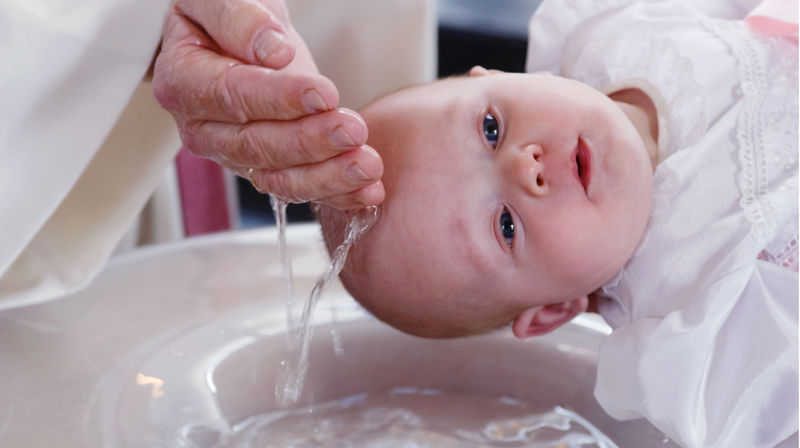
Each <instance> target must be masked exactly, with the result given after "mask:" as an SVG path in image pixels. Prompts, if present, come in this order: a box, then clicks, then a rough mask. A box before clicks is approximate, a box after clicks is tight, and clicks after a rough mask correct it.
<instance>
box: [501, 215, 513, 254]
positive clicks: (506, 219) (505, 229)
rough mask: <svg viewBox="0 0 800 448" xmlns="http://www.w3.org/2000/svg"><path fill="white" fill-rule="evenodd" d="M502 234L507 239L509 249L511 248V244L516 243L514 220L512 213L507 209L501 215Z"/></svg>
mask: <svg viewBox="0 0 800 448" xmlns="http://www.w3.org/2000/svg"><path fill="white" fill-rule="evenodd" d="M500 233H501V234H502V235H503V238H505V240H506V244H508V247H511V243H513V242H514V219H513V218H511V213H509V212H508V209H506V208H504V209H503V213H502V214H501V215H500Z"/></svg>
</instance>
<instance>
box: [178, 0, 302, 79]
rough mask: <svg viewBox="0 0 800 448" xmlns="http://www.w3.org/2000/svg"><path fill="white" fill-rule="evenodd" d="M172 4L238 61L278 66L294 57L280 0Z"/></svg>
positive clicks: (202, 0) (182, 1)
mask: <svg viewBox="0 0 800 448" xmlns="http://www.w3.org/2000/svg"><path fill="white" fill-rule="evenodd" d="M175 7H176V8H177V9H178V10H179V11H180V12H182V13H183V14H185V15H186V16H187V17H189V18H190V19H191V20H192V21H193V22H195V23H196V24H198V25H200V26H201V27H202V28H203V29H204V30H205V31H206V33H208V35H209V36H211V38H212V39H214V41H215V42H216V43H217V44H219V46H220V47H222V49H223V50H225V51H226V52H227V53H229V54H230V55H232V56H233V57H235V58H236V59H239V60H241V61H244V62H247V63H250V64H256V65H263V66H265V67H270V68H274V69H280V68H282V67H284V66H286V65H287V64H289V63H290V62H291V61H292V59H294V55H295V48H294V45H292V43H291V42H290V41H289V39H288V38H287V35H288V34H287V31H288V27H289V26H291V25H290V23H289V13H288V11H287V10H286V5H285V4H284V3H283V1H280V0H277V1H276V0H263V1H262V0H223V1H209V0H178V1H177V2H176V4H175Z"/></svg>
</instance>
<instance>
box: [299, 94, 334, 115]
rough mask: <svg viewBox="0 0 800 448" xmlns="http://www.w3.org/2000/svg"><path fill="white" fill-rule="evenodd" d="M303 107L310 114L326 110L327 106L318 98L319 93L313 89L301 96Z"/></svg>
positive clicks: (320, 97)
mask: <svg viewBox="0 0 800 448" xmlns="http://www.w3.org/2000/svg"><path fill="white" fill-rule="evenodd" d="M303 107H305V108H306V110H307V111H308V112H310V113H312V114H313V113H315V112H322V111H324V110H328V105H327V104H325V101H324V100H323V99H322V96H320V94H319V92H317V91H316V90H314V89H308V90H306V92H305V93H304V94H303Z"/></svg>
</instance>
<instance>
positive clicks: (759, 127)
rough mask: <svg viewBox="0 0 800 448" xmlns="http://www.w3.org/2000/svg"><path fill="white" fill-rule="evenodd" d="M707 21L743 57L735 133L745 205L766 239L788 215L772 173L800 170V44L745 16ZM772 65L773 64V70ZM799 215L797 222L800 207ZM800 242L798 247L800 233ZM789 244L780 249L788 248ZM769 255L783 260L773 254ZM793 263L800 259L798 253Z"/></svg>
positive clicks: (757, 235) (755, 232)
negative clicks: (763, 32) (757, 28)
mask: <svg viewBox="0 0 800 448" xmlns="http://www.w3.org/2000/svg"><path fill="white" fill-rule="evenodd" d="M704 22H705V25H706V27H707V28H708V29H709V30H711V31H712V32H714V33H715V34H716V35H717V36H719V38H720V39H722V41H723V42H725V43H726V44H727V45H728V47H729V48H730V50H731V52H732V53H733V54H734V56H735V57H736V60H737V69H738V74H739V79H740V86H741V94H742V96H743V103H744V107H743V109H742V111H741V112H740V113H739V116H738V117H737V129H736V135H735V136H734V137H735V138H734V140H735V141H736V142H737V143H738V145H739V151H738V157H739V162H740V164H741V167H742V169H741V172H740V174H739V186H740V189H741V192H742V198H741V200H740V201H739V205H740V206H741V207H742V209H743V211H744V214H745V216H746V217H747V219H748V220H749V221H750V223H752V225H753V229H752V232H751V235H752V237H753V238H754V239H755V240H756V242H757V243H758V244H760V245H766V244H767V243H769V242H770V241H772V240H773V239H774V238H775V236H776V233H777V232H778V230H779V226H780V225H781V224H784V223H785V221H786V220H785V219H781V216H780V215H785V214H786V213H785V212H784V211H779V210H777V209H776V207H775V204H774V203H773V201H772V199H771V195H770V179H775V178H776V176H774V175H772V176H771V175H770V174H771V173H772V174H775V173H776V171H778V173H780V171H784V172H789V171H796V170H797V149H796V147H795V148H792V147H791V145H792V144H793V143H796V142H797V106H798V103H797V49H796V47H794V48H793V49H791V48H787V46H788V44H787V43H785V42H781V41H780V40H779V39H775V38H767V37H764V36H760V35H756V34H754V33H752V32H750V31H749V30H748V29H747V28H746V27H745V26H744V25H743V24H742V23H740V22H729V21H722V20H710V19H709V20H705V21H704ZM759 49H761V51H759ZM763 49H767V50H768V51H763ZM787 50H788V51H787ZM792 67H793V68H794V71H793V72H792ZM768 68H773V70H772V72H771V73H769V74H768V73H767V69H768ZM792 73H794V76H791V74H792ZM769 75H772V76H769ZM792 78H794V79H792ZM767 99H769V100H770V101H767ZM787 145H789V147H787ZM770 156H771V157H770ZM771 165H772V166H771ZM778 177H781V176H778ZM784 177H785V176H784ZM795 177H796V173H795ZM795 185H796V183H795ZM772 187H773V189H774V187H775V186H774V185H773V186H772ZM794 196H795V197H796V187H795V194H794ZM795 200H796V199H795ZM794 205H796V202H794ZM794 205H789V206H790V207H793V206H794ZM794 216H795V218H794V222H795V223H796V219H797V218H796V216H797V211H796V208H795V210H794ZM784 218H785V217H784ZM789 244H791V241H790V242H789ZM794 244H795V248H796V244H797V241H796V238H795V239H794ZM762 247H763V246H762ZM784 249H785V248H784ZM784 249H779V250H778V252H779V253H784ZM772 250H775V249H772ZM769 252H770V251H769V250H768V251H767V253H769ZM795 258H796V257H795ZM765 259H768V260H783V258H781V257H780V256H778V257H777V258H776V257H774V256H772V255H767V256H766V258H765ZM782 263H783V261H779V262H778V263H777V264H781V265H782ZM793 265H794V266H796V265H797V260H796V259H795V261H794V262H793Z"/></svg>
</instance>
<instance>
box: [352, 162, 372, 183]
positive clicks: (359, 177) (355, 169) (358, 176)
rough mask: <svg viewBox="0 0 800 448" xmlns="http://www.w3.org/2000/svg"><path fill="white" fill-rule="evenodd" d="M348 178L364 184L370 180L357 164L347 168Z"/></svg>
mask: <svg viewBox="0 0 800 448" xmlns="http://www.w3.org/2000/svg"><path fill="white" fill-rule="evenodd" d="M347 177H349V178H350V180H351V181H353V182H359V183H360V182H364V181H365V180H369V177H367V174H366V173H365V172H364V171H363V170H362V169H361V167H360V166H358V164H357V163H354V164H352V165H350V166H349V167H348V168H347Z"/></svg>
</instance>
